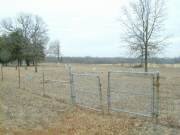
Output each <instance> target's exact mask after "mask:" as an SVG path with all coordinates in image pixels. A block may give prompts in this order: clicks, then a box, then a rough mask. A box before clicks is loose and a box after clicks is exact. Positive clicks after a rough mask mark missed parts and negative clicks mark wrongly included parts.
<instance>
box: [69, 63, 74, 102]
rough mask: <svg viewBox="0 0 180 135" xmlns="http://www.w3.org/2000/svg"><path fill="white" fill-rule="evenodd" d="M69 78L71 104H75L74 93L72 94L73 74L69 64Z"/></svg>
mask: <svg viewBox="0 0 180 135" xmlns="http://www.w3.org/2000/svg"><path fill="white" fill-rule="evenodd" d="M69 78H70V90H71V101H72V104H73V105H74V104H75V95H74V76H73V74H72V68H71V66H69Z"/></svg>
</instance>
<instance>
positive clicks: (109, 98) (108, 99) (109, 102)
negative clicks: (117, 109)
mask: <svg viewBox="0 0 180 135" xmlns="http://www.w3.org/2000/svg"><path fill="white" fill-rule="evenodd" d="M110 89H111V86H110V72H108V88H107V102H108V113H110V109H111V95H110Z"/></svg>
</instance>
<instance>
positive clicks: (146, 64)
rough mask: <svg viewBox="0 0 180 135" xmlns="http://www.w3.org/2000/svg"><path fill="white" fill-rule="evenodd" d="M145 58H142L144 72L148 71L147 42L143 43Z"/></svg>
mask: <svg viewBox="0 0 180 135" xmlns="http://www.w3.org/2000/svg"><path fill="white" fill-rule="evenodd" d="M144 55H145V59H144V62H145V65H144V71H145V72H148V47H147V44H146V45H145V54H144Z"/></svg>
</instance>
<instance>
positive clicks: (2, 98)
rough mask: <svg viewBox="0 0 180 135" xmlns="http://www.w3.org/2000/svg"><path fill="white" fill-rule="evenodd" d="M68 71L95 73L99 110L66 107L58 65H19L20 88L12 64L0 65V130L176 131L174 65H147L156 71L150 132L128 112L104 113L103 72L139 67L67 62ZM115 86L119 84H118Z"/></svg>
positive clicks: (63, 70) (64, 78) (178, 106)
mask: <svg viewBox="0 0 180 135" xmlns="http://www.w3.org/2000/svg"><path fill="white" fill-rule="evenodd" d="M72 70H73V72H75V73H84V72H91V73H92V72H97V74H98V75H99V76H100V79H101V83H102V93H103V109H104V114H102V113H101V112H96V111H90V110H87V109H84V108H80V107H72V105H71V100H70V85H69V72H68V69H67V67H66V66H65V65H64V64H41V65H40V66H39V71H38V73H34V68H33V67H28V69H27V70H26V69H25V68H24V67H22V68H21V88H18V71H17V70H16V69H15V68H14V67H4V68H3V74H4V80H3V81H1V82H0V84H1V85H0V127H1V128H0V134H2V135H5V134H14V135H46V134H47V135H56V134H57V135H61V134H77V135H79V134H92V135H93V134H102V135H104V134H107V135H109V134H122V135H129V134H130V135H134V134H143V135H144V134H155V133H157V134H158V135H159V134H160V135H161V134H162V135H164V134H167V135H169V134H179V127H180V115H179V114H180V91H179V90H180V84H179V82H180V68H173V67H160V68H151V69H150V70H151V71H159V72H160V117H159V121H160V123H161V124H160V125H158V126H156V128H157V127H158V128H157V130H156V131H154V127H153V122H152V120H151V119H149V118H144V117H134V116H129V115H127V114H125V113H113V114H111V115H109V114H107V73H108V71H119V70H122V71H132V70H136V71H142V70H143V69H140V68H136V69H135V68H130V67H122V66H121V65H93V64H91V65H89V64H72ZM43 72H44V89H43ZM142 81H143V80H141V83H142ZM84 82H85V84H84V87H85V86H86V87H87V90H88V89H92V88H93V87H91V86H92V84H91V83H90V82H86V81H85V80H84ZM137 82H138V81H137V79H136V83H137ZM126 83H127V84H129V85H131V84H133V83H134V81H133V80H131V79H128V81H127V82H126ZM117 87H122V85H121V84H120V83H119V86H117ZM124 87H125V86H124ZM86 96H87V95H86ZM87 98H88V97H87ZM142 99H143V98H142ZM127 102H130V103H132V102H133V101H132V100H128V101H127ZM127 102H126V103H127ZM118 105H120V104H118ZM138 106H140V105H137V107H136V109H137V108H138ZM163 125H168V127H166V126H163Z"/></svg>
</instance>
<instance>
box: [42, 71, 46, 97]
mask: <svg viewBox="0 0 180 135" xmlns="http://www.w3.org/2000/svg"><path fill="white" fill-rule="evenodd" d="M42 81H43V82H42V83H43V96H45V87H44V83H45V79H44V72H43V80H42Z"/></svg>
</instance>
